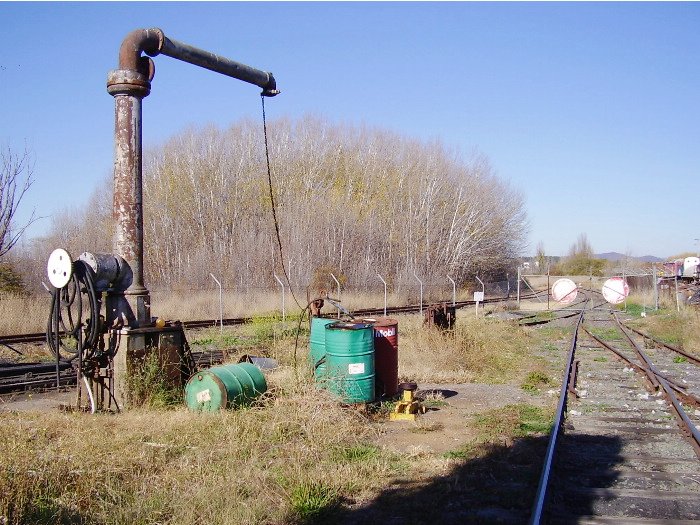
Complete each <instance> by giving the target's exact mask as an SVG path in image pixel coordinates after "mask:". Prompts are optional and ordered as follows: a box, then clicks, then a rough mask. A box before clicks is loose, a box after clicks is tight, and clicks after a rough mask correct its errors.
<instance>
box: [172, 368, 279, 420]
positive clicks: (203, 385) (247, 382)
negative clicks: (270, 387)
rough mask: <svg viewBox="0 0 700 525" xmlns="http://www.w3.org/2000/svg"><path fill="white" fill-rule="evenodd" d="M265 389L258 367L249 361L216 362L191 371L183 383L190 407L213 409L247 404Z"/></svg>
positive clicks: (198, 409)
mask: <svg viewBox="0 0 700 525" xmlns="http://www.w3.org/2000/svg"><path fill="white" fill-rule="evenodd" d="M266 391H267V381H265V376H264V375H263V373H262V372H261V371H260V369H259V368H258V367H257V366H255V365H253V364H250V363H238V364H235V365H224V366H215V367H212V368H210V369H208V370H202V371H201V372H197V373H196V374H194V375H193V376H192V377H191V378H190V379H189V381H187V386H186V387H185V401H186V402H187V407H188V408H189V409H190V410H196V411H200V412H216V411H217V410H221V409H223V408H233V407H236V406H243V405H248V404H250V403H251V402H252V401H254V400H255V399H257V398H258V397H260V396H261V395H262V394H264V393H265V392H266Z"/></svg>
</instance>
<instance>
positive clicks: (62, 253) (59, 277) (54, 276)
mask: <svg viewBox="0 0 700 525" xmlns="http://www.w3.org/2000/svg"><path fill="white" fill-rule="evenodd" d="M46 273H47V274H48V276H49V282H51V284H52V285H53V286H54V288H63V287H64V286H65V285H67V284H68V281H70V278H71V277H73V258H72V257H71V256H70V254H69V253H68V252H67V251H66V250H64V249H63V248H56V249H55V250H54V251H52V252H51V255H49V262H48V264H47V265H46Z"/></svg>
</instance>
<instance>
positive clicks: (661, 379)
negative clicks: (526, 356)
mask: <svg viewBox="0 0 700 525" xmlns="http://www.w3.org/2000/svg"><path fill="white" fill-rule="evenodd" d="M584 331H585V332H586V333H587V334H588V335H589V336H590V337H592V338H593V339H594V340H596V341H597V342H598V343H600V344H601V345H602V346H603V347H605V348H607V349H608V350H611V351H612V352H613V353H615V354H616V355H617V356H619V357H620V358H622V359H623V360H624V361H625V362H627V363H628V364H630V365H631V366H632V368H633V369H634V370H636V371H637V372H639V373H643V374H645V375H648V374H649V373H652V374H654V375H656V378H655V382H656V384H657V385H659V386H660V387H661V389H662V390H663V392H664V396H665V397H666V400H667V401H668V402H669V403H670V404H671V407H672V408H673V412H674V415H675V416H676V423H677V424H678V427H679V428H680V430H681V432H682V434H683V435H684V436H685V437H686V438H687V439H688V441H689V442H690V444H691V445H692V446H693V450H694V452H695V454H696V455H697V456H698V458H700V431H698V429H697V428H696V427H695V425H694V424H693V422H692V421H691V420H690V418H689V417H688V414H687V413H686V412H685V410H684V409H683V407H682V406H681V404H680V401H679V400H678V398H677V397H676V395H675V394H674V393H673V391H674V390H675V391H676V392H677V393H678V394H679V395H680V396H681V397H682V398H684V399H685V400H686V401H687V402H688V403H689V404H695V405H698V404H700V399H698V398H697V397H696V396H694V395H692V394H688V393H687V392H684V391H683V389H682V388H681V387H680V386H679V385H678V384H676V383H675V381H673V380H672V379H671V380H669V379H670V378H668V377H666V376H665V375H663V374H661V373H660V372H658V370H657V369H656V367H655V366H654V365H653V363H651V361H650V360H649V358H648V357H647V356H646V354H644V352H641V355H640V358H641V359H642V360H643V361H644V362H645V363H646V364H647V365H650V366H649V368H647V367H643V366H640V365H639V364H637V363H634V362H633V361H631V360H630V359H629V358H628V357H627V356H625V355H624V354H623V353H622V352H620V351H619V350H617V349H615V348H614V347H612V346H611V345H608V344H607V343H605V342H603V341H602V340H600V339H599V338H597V337H596V336H594V335H593V334H591V333H590V332H589V331H588V330H586V329H585V328H584ZM652 384H653V383H652ZM655 388H658V387H655Z"/></svg>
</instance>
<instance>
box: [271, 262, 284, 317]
mask: <svg viewBox="0 0 700 525" xmlns="http://www.w3.org/2000/svg"><path fill="white" fill-rule="evenodd" d="M272 275H274V276H275V279H277V282H278V283H280V286H281V287H282V322H283V323H284V322H285V321H286V320H287V312H286V310H285V308H284V283H283V282H282V281H281V280H280V278H279V277H277V274H276V273H273V274H272Z"/></svg>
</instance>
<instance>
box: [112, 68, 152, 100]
mask: <svg viewBox="0 0 700 525" xmlns="http://www.w3.org/2000/svg"><path fill="white" fill-rule="evenodd" d="M149 76H150V75H149ZM150 92H151V82H150V80H149V78H148V77H147V76H146V75H143V74H141V73H139V72H138V71H133V70H130V69H114V70H112V71H110V72H109V75H108V76H107V93H109V94H110V95H112V96H113V97H115V96H117V95H131V96H135V97H139V98H143V97H147V96H148V95H149V93H150Z"/></svg>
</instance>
